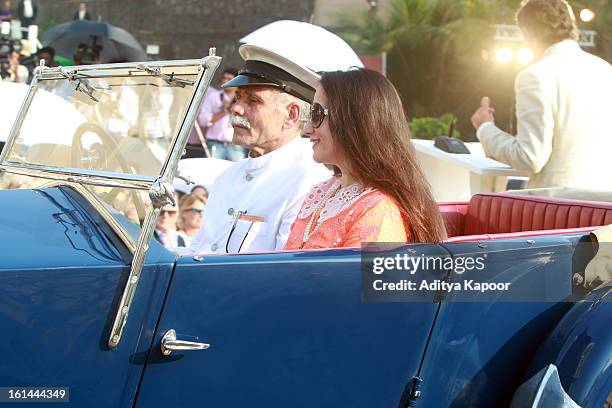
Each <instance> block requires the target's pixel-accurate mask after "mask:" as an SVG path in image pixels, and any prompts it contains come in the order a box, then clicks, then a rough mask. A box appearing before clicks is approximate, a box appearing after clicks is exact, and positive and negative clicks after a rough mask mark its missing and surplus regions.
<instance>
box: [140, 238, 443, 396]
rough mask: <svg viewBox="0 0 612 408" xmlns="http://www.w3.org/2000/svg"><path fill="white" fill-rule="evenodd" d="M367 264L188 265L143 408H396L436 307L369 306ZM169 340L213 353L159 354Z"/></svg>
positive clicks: (322, 257)
mask: <svg viewBox="0 0 612 408" xmlns="http://www.w3.org/2000/svg"><path fill="white" fill-rule="evenodd" d="M420 253H425V254H430V255H442V254H446V252H445V250H444V249H443V248H442V247H440V246H437V245H424V246H421V247H419V248H418V252H417V250H413V254H414V255H415V256H419V254H420ZM360 264H361V256H360V251H358V250H349V249H345V250H325V251H312V252H290V253H271V254H249V255H225V256H205V257H194V258H191V257H185V258H181V259H180V260H179V261H178V262H177V266H176V269H175V273H174V275H173V279H172V283H171V286H170V289H169V293H168V296H167V300H166V302H165V305H164V308H163V312H162V316H161V319H160V323H159V326H158V330H157V332H156V334H155V340H154V341H155V344H154V347H153V348H152V350H151V354H150V356H149V359H148V363H147V367H146V369H145V374H144V377H143V381H142V385H141V387H140V390H139V392H138V397H137V401H136V405H137V406H140V407H148V406H153V405H167V406H201V407H206V406H207V407H238V406H239V407H244V406H266V407H275V406H278V407H287V406H292V407H302V406H303V407H315V406H316V407H326V406H334V407H338V406H352V407H372V406H397V405H398V403H399V401H400V399H401V398H402V395H403V394H404V393H405V391H406V389H407V386H408V385H409V384H410V382H411V380H412V377H413V376H415V375H416V373H417V371H418V368H419V364H420V362H421V357H422V355H423V352H424V349H425V346H426V343H427V338H428V336H429V333H430V330H431V328H432V325H433V321H434V318H435V315H436V311H437V309H438V306H439V304H438V303H435V302H431V301H430V302H365V301H363V300H362V288H361V278H360ZM169 330H175V331H176V333H177V336H176V337H177V339H180V340H187V341H192V342H201V343H206V344H209V345H210V347H209V348H208V349H205V350H195V351H194V350H192V351H173V352H172V353H171V354H170V355H162V353H161V350H160V347H159V344H160V341H161V340H162V337H163V336H164V334H165V333H167V332H168V331H169Z"/></svg>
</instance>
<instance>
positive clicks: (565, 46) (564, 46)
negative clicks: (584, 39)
mask: <svg viewBox="0 0 612 408" xmlns="http://www.w3.org/2000/svg"><path fill="white" fill-rule="evenodd" d="M578 50H580V45H578V42H576V41H574V40H570V39H567V40H563V41H559V42H558V43H555V44H553V45H551V46H550V47H548V48H547V49H546V51H544V54H542V58H544V57H548V56H550V55H553V54H562V53H565V52H576V51H578Z"/></svg>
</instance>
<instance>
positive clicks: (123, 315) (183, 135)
mask: <svg viewBox="0 0 612 408" xmlns="http://www.w3.org/2000/svg"><path fill="white" fill-rule="evenodd" d="M220 63H221V58H220V57H217V56H216V55H215V50H214V48H211V50H210V54H209V55H208V56H207V57H204V58H202V59H198V60H184V61H152V62H139V63H124V64H105V65H92V66H78V67H73V68H71V69H70V70H68V71H67V70H63V69H58V68H46V67H39V68H37V69H36V71H35V74H34V78H33V80H32V83H31V85H30V88H29V89H28V92H27V94H26V97H25V99H24V101H23V102H22V104H21V108H20V111H19V114H18V115H17V118H16V120H15V122H14V124H13V126H12V128H11V131H10V134H9V138H8V140H7V143H6V145H5V147H4V149H3V151H2V154H1V155H0V172H2V171H5V172H7V173H14V174H20V175H26V176H31V177H38V178H43V179H50V180H54V181H56V182H57V184H62V183H67V184H69V185H71V186H72V187H73V188H74V189H75V190H76V191H78V192H79V193H81V195H83V196H84V197H85V198H87V199H88V201H90V202H91V203H92V204H94V208H96V210H97V211H99V212H100V214H101V215H102V216H103V218H104V219H105V220H106V221H107V222H108V223H109V225H110V226H111V228H112V229H113V230H115V231H116V232H117V233H118V235H119V237H120V238H121V240H123V242H124V243H125V245H126V246H127V248H128V249H129V250H130V252H132V253H133V257H132V262H131V265H130V272H129V276H128V279H127V282H126V284H125V287H124V288H123V294H122V297H121V301H120V303H119V305H117V310H116V314H115V318H114V321H113V326H112V329H111V333H110V336H109V338H108V342H107V345H108V347H109V348H111V349H113V348H115V347H117V346H118V344H119V342H120V340H121V337H122V335H123V330H124V328H125V325H126V322H127V318H128V315H129V311H130V309H131V306H132V301H133V299H134V294H135V292H136V288H137V285H138V282H139V281H140V274H141V272H142V268H143V266H144V260H145V256H146V253H147V251H148V249H149V245H150V242H151V239H152V237H153V232H154V230H155V221H156V219H157V216H158V214H159V211H160V209H161V208H162V207H163V206H164V205H165V203H167V202H168V201H170V200H173V197H172V193H173V187H172V181H173V179H174V176H175V173H176V170H177V166H178V162H179V159H180V158H181V156H182V154H183V151H184V149H185V145H186V144H187V139H188V137H189V133H190V131H191V127H192V125H193V122H194V121H195V119H196V117H197V114H198V111H199V107H200V105H201V103H202V100H203V98H204V93H205V91H206V89H207V88H208V86H209V85H210V82H211V80H212V78H213V76H214V74H215V72H216V70H217V68H218V67H219V65H220ZM137 66H140V68H137ZM185 66H197V67H198V73H197V78H196V79H195V82H194V91H193V93H192V96H191V99H190V100H189V102H188V104H187V107H186V109H185V111H184V114H183V117H182V118H181V121H180V126H179V130H178V132H176V134H175V135H174V137H173V138H172V140H171V142H170V148H169V150H168V153H167V155H166V158H165V160H164V162H163V164H162V167H161V169H160V173H159V174H158V175H157V176H143V175H132V174H124V173H113V172H108V171H98V170H87V169H75V168H65V167H54V166H47V165H39V164H28V163H17V162H10V161H7V157H9V156H8V154H9V152H11V151H12V149H13V147H14V145H15V143H16V140H17V137H18V135H19V132H20V129H21V126H22V125H23V122H24V120H25V117H26V114H27V112H28V109H29V108H30V106H31V104H32V100H33V99H34V96H35V94H36V91H37V90H38V87H39V81H40V80H53V79H65V78H66V74H68V75H76V76H77V77H80V78H89V77H92V78H93V77H104V76H108V77H112V76H113V75H112V71H116V70H118V69H124V70H125V69H133V70H134V73H135V75H138V76H149V77H151V76H152V75H151V74H150V73H148V72H144V71H143V70H142V67H151V68H172V67H185ZM94 71H95V72H97V74H96V75H91V76H89V75H87V73H90V72H91V73H93V72H94ZM105 72H108V74H105ZM115 76H116V75H115ZM79 185H81V187H82V188H79V187H77V186H79ZM82 185H94V186H105V187H119V188H133V189H138V190H147V191H148V192H149V197H150V198H151V201H152V205H151V206H150V207H149V208H148V210H147V212H146V215H145V217H144V221H143V225H142V229H141V232H140V235H139V237H138V241H137V243H136V244H135V245H134V243H133V242H132V241H131V238H130V237H129V233H128V232H127V231H126V230H125V229H124V228H123V227H122V226H121V224H120V223H118V222H116V220H113V219H112V217H113V216H112V215H111V214H110V213H109V212H108V211H107V209H106V208H104V205H102V204H101V202H99V200H98V199H97V198H95V197H93V193H91V192H89V191H88V190H87V189H86V188H84V187H83V186H82Z"/></svg>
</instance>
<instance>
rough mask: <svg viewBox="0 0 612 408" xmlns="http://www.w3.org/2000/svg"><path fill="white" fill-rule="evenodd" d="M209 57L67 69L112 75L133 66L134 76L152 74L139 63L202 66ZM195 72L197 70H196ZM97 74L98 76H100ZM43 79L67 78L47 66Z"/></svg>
mask: <svg viewBox="0 0 612 408" xmlns="http://www.w3.org/2000/svg"><path fill="white" fill-rule="evenodd" d="M207 58H209V57H205V58H201V59H191V60H171V61H142V62H126V63H122V64H99V65H76V66H73V67H69V68H67V69H65V70H66V71H70V72H72V71H78V72H79V73H83V72H95V71H101V72H103V71H111V72H109V73H108V74H106V75H105V74H103V73H100V74H98V75H99V76H100V77H105V76H111V75H113V74H112V71H116V70H121V69H131V68H133V69H134V71H135V75H134V76H152V75H150V74H147V73H146V72H141V73H138V72H137V69H136V66H137V65H139V64H144V65H147V66H151V67H160V68H173V67H177V68H179V67H185V66H189V65H195V66H202V65H205V64H206V59H207ZM194 74H195V72H194ZM98 75H96V76H98ZM40 79H41V80H54V79H65V76H63V75H62V74H61V73H60V71H59V69H58V68H45V69H44V72H43V73H42V74H41V77H40Z"/></svg>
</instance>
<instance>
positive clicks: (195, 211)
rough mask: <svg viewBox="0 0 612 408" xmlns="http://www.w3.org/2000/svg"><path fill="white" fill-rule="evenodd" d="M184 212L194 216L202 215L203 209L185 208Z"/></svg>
mask: <svg viewBox="0 0 612 408" xmlns="http://www.w3.org/2000/svg"><path fill="white" fill-rule="evenodd" d="M185 211H191V212H192V213H194V214H202V211H204V209H203V208H187V209H185Z"/></svg>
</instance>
